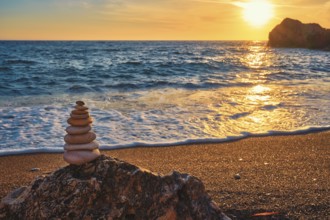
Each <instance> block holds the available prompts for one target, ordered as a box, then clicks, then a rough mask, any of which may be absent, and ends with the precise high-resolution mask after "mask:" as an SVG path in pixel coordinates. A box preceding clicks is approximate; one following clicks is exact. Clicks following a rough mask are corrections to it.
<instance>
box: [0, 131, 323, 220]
mask: <svg viewBox="0 0 330 220" xmlns="http://www.w3.org/2000/svg"><path fill="white" fill-rule="evenodd" d="M103 153H104V154H106V155H108V156H112V157H116V158H119V159H121V160H124V161H127V162H130V163H133V164H135V165H138V166H141V167H144V168H146V169H149V170H151V171H153V172H158V173H162V174H167V173H170V172H171V171H173V170H177V171H180V172H183V173H189V174H191V175H194V176H196V177H198V178H200V179H201V180H202V181H203V182H204V184H205V187H206V189H207V191H208V193H209V194H210V195H211V197H212V198H213V200H215V201H216V202H217V203H218V205H219V206H220V207H221V208H222V210H223V211H224V212H225V213H226V214H227V215H228V216H229V217H231V218H233V219H261V218H258V217H253V216H252V215H254V214H256V213H262V212H277V213H279V214H277V215H273V219H330V214H329V213H330V203H329V201H330V185H329V180H330V131H325V132H318V133H310V134H303V135H284V136H269V137H253V138H247V139H243V140H239V141H234V142H226V143H217V144H194V145H184V146H174V147H158V148H153V147H147V148H131V149H122V150H111V151H103ZM66 165H67V164H66V163H65V162H64V161H63V159H62V154H31V155H19V156H4V157H0V168H1V169H0V177H1V180H0V197H1V198H3V197H4V196H5V195H6V194H7V193H8V192H9V191H11V190H13V189H15V188H17V187H20V186H23V185H27V184H29V183H30V182H31V181H33V179H34V178H35V177H36V176H38V175H47V174H48V173H50V172H53V171H54V170H56V169H58V168H60V167H63V166H66ZM32 168H40V170H38V171H35V172H31V171H30V170H31V169H32ZM235 174H239V176H240V179H237V178H234V175H235ZM275 217H276V218H275ZM269 219H270V218H269Z"/></svg>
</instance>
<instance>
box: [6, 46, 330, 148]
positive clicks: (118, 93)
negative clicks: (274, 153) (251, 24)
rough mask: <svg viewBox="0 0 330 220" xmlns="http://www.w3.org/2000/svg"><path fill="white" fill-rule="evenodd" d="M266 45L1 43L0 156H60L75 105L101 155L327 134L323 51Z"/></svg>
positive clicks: (328, 61) (328, 91)
mask: <svg viewBox="0 0 330 220" xmlns="http://www.w3.org/2000/svg"><path fill="white" fill-rule="evenodd" d="M265 44H266V43H265V42H250V41H243V42H238V41H237V42H222V41H219V42H19V41H16V42H6V41H2V42H1V41H0V139H1V140H2V142H1V143H0V154H9V153H20V152H29V151H33V152H45V151H51V152H52V151H62V146H63V143H64V142H63V137H64V135H65V127H66V126H67V124H66V119H67V118H68V117H69V113H70V111H71V109H72V107H73V104H74V102H75V101H76V100H80V99H82V100H84V101H85V102H86V103H87V104H88V106H89V107H90V109H91V114H92V116H93V117H94V130H95V132H96V133H97V135H98V138H97V139H98V141H99V142H100V144H101V146H102V147H101V148H120V147H128V146H130V147H134V146H145V145H168V144H177V143H189V142H209V141H225V140H232V139H235V138H241V137H246V136H252V135H259V134H276V133H282V132H284V133H296V132H298V131H305V130H308V131H312V130H315V129H328V128H330V53H329V52H323V51H314V50H305V49H272V48H268V47H266V46H265Z"/></svg>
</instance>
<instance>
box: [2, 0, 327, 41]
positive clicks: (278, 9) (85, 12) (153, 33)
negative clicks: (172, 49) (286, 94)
mask: <svg viewBox="0 0 330 220" xmlns="http://www.w3.org/2000/svg"><path fill="white" fill-rule="evenodd" d="M255 1H258V0H255ZM260 1H265V0H260ZM246 2H249V1H247V0H246V1H245V0H242V1H231V0H220V1H217V0H8V1H5V0H0V39H2V40H12V39H15V40H266V39H267V38H268V32H269V31H270V30H271V29H272V28H273V27H274V26H275V25H276V24H278V23H280V22H281V21H282V20H283V18H285V17H291V18H295V19H299V20H301V21H302V22H304V23H305V22H307V23H309V22H315V23H319V24H320V25H321V26H323V27H327V28H330V0H315V1H312V0H292V1H287V0H268V2H270V3H271V4H272V5H273V7H274V9H273V10H274V16H273V17H272V18H271V19H270V20H269V21H268V22H267V23H266V24H265V25H264V26H261V27H254V26H252V25H251V24H249V23H248V22H246V21H245V20H244V18H243V8H242V7H239V6H238V5H240V4H241V3H243V4H244V3H246Z"/></svg>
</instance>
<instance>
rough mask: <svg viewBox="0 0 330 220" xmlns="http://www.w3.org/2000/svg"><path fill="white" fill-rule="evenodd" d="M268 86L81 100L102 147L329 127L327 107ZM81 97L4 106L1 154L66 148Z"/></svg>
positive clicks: (211, 140) (202, 140) (226, 138)
mask: <svg viewBox="0 0 330 220" xmlns="http://www.w3.org/2000/svg"><path fill="white" fill-rule="evenodd" d="M267 88H268V89H265V88H261V87H260V86H259V87H257V88H255V87H250V88H245V87H242V88H239V89H238V88H232V89H229V88H227V89H217V90H203V91H190V90H178V89H166V90H152V91H140V92H131V93H111V94H86V95H85V96H84V97H80V98H83V100H84V101H85V102H86V103H87V104H88V106H89V107H90V110H91V115H92V116H93V118H94V123H93V126H94V131H95V132H96V134H97V140H98V141H99V142H100V146H101V149H118V148H127V147H142V146H143V147H148V146H171V145H182V144H190V143H214V142H224V141H232V140H237V139H241V138H245V137H251V136H264V135H278V134H299V133H305V132H313V131H321V130H327V129H330V126H329V124H328V122H327V121H326V120H325V121H324V120H321V119H327V118H326V117H328V115H327V114H328V113H329V112H328V111H329V109H327V108H326V106H323V107H322V106H318V107H317V108H316V106H315V103H310V105H306V106H304V108H301V107H297V105H298V104H299V103H297V102H294V101H293V100H290V97H287V98H284V99H282V98H281V99H278V97H279V94H278V93H280V91H281V90H280V89H279V88H278V87H271V86H270V87H267ZM119 97H120V98H119ZM53 98H54V97H53ZM76 99H78V97H75V96H73V97H68V96H61V97H57V98H56V100H57V101H56V103H58V104H56V105H55V104H51V105H49V104H46V103H47V100H48V103H49V97H47V96H45V97H39V99H38V101H34V103H32V104H31V103H28V104H26V103H23V102H25V100H24V99H16V100H15V105H18V106H20V105H21V107H18V106H12V107H1V108H0V115H1V117H0V139H1V140H2V142H1V143H0V155H8V154H21V153H36V152H62V151H63V144H64V141H63V137H64V135H65V128H66V127H67V123H66V120H67V119H68V117H69V114H70V111H71V110H72V107H73V105H72V104H71V103H74V101H75V100H76ZM114 99H117V100H116V101H113V100H114ZM36 102H37V103H36ZM12 103H13V102H12ZM302 103H303V101H302ZM22 105H23V106H22ZM6 106H8V105H6Z"/></svg>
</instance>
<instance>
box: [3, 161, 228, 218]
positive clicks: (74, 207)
mask: <svg viewBox="0 0 330 220" xmlns="http://www.w3.org/2000/svg"><path fill="white" fill-rule="evenodd" d="M0 219H137V220H139V219H141V220H142V219H143V220H144V219H163V220H165V219H226V220H228V219H229V218H228V217H227V216H226V215H224V214H223V213H222V212H221V210H220V209H219V208H218V207H217V205H216V204H215V203H214V202H213V201H212V200H211V198H210V197H209V195H208V194H207V193H206V192H205V188H204V185H203V183H202V182H201V181H200V180H199V179H198V178H196V177H194V176H190V175H188V174H181V173H178V172H173V173H172V174H170V175H166V176H161V175H159V174H155V173H152V172H150V171H147V170H144V169H142V168H139V167H137V166H134V165H132V164H129V163H126V162H124V161H120V160H118V159H114V158H111V157H107V156H104V155H101V156H100V157H98V158H97V159H96V160H94V161H92V162H89V163H84V164H83V165H80V166H76V165H69V166H66V167H64V168H62V169H59V170H57V171H55V172H54V173H52V174H50V175H48V176H41V177H38V178H37V179H36V180H35V181H34V182H32V183H31V184H30V185H29V186H27V187H22V188H19V189H17V190H15V191H13V192H11V193H9V194H8V195H7V196H6V197H5V198H4V199H3V200H2V201H1V203H0Z"/></svg>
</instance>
